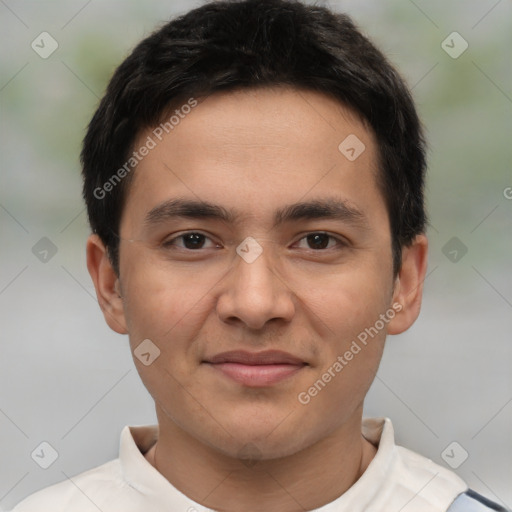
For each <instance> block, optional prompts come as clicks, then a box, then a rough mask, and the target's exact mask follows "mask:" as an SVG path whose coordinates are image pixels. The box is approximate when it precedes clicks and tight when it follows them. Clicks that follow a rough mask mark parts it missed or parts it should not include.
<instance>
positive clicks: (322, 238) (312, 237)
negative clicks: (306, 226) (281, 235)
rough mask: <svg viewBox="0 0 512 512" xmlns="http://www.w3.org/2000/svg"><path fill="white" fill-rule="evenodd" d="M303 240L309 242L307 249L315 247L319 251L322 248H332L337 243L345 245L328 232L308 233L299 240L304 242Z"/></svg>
mask: <svg viewBox="0 0 512 512" xmlns="http://www.w3.org/2000/svg"><path fill="white" fill-rule="evenodd" d="M303 240H305V241H306V243H307V247H306V248H307V249H313V250H315V251H319V250H322V249H331V248H332V247H334V246H336V245H339V246H342V245H343V242H342V241H341V240H339V239H337V238H336V237H334V236H332V235H329V234H327V233H310V234H309V235H306V236H305V237H303V238H302V239H301V240H299V243H300V242H302V241H303ZM331 242H334V243H331Z"/></svg>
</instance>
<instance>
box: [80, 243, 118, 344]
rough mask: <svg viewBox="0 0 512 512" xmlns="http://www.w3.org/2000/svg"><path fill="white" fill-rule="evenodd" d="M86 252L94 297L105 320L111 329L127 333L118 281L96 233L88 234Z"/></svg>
mask: <svg viewBox="0 0 512 512" xmlns="http://www.w3.org/2000/svg"><path fill="white" fill-rule="evenodd" d="M86 252H87V269H88V270H89V274H90V275H91V278H92V281H93V283H94V287H95V288H96V297H98V303H99V305H100V308H101V310H102V311H103V316H104V317H105V321H106V322H107V324H108V325H109V327H110V328H111V329H112V330H113V331H115V332H117V333H119V334H127V333H128V329H127V328H126V319H125V315H124V304H123V298H122V297H121V290H120V281H119V278H118V277H117V274H116V273H115V271H114V268H113V267H112V263H111V262H110V258H109V257H108V253H107V249H106V247H105V245H104V244H103V242H102V241H101V239H100V237H99V236H98V235H91V236H89V238H88V239H87V249H86Z"/></svg>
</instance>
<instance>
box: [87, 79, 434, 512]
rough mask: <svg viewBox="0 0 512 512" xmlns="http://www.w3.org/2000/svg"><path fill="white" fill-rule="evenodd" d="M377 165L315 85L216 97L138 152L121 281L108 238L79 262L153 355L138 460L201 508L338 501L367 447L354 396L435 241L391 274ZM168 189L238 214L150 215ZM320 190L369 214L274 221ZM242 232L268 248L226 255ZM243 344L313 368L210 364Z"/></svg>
mask: <svg viewBox="0 0 512 512" xmlns="http://www.w3.org/2000/svg"><path fill="white" fill-rule="evenodd" d="M349 134H355V135H356V136H357V137H358V138H359V139H360V140H361V141H362V142H363V143H364V144H365V146H366V149H365V151H364V152H363V153H362V154H361V155H360V156H359V157H358V158H357V159H355V160H354V161H349V160H348V159H347V158H346V157H345V156H344V155H343V154H342V153H341V152H340V151H339V150H338V145H339V144H340V142H341V141H343V140H344V139H345V138H346V137H347V136H348V135H349ZM148 135H151V130H147V131H145V132H143V133H141V135H140V139H139V142H140V143H141V144H142V143H143V142H144V140H146V138H147V136H148ZM136 147H138V144H136ZM376 162H377V153H376V143H375V140H374V137H373V134H372V132H371V131H370V130H369V129H368V128H367V127H366V126H365V125H364V124H363V123H362V122H361V121H360V120H359V119H358V117H357V116H356V115H354V114H353V113H352V112H351V111H350V110H349V109H347V108H346V107H344V106H342V105H340V104H339V103H338V102H336V101H334V100H333V99H331V98H329V97H327V96H325V95H322V94H320V93H316V92H310V91H299V90H295V89H290V88H267V89H257V90H246V91H238V92H230V93H217V94H214V95H212V96H209V97H208V98H207V99H206V100H205V101H202V102H201V103H200V104H199V105H198V106H197V107H196V108H195V109H194V110H193V111H192V112H191V113H190V114H189V115H187V116H186V118H185V119H183V120H182V121H181V122H180V124H179V125H178V126H177V127H176V128H175V129H174V130H173V131H172V132H171V133H169V134H168V135H167V136H166V137H165V138H164V140H163V141H162V142H159V143H158V145H157V146H156V147H155V148H154V149H152V150H151V151H150V152H149V154H148V155H147V156H146V157H145V158H144V159H143V160H142V161H141V162H140V163H139V165H138V167H137V169H136V171H135V174H134V177H133V178H134V179H133V182H132V183H131V184H130V188H129V193H128V196H127V199H126V203H125V206H124V210H123V215H122V220H121V228H120V235H121V244H120V275H119V276H117V275H116V274H115V272H114V271H113V269H112V266H111V264H110V261H109V259H108V257H107V255H106V251H105V248H104V246H103V244H102V242H101V240H100V239H99V238H98V237H97V236H96V235H91V237H90V238H89V240H88V242H87V262H88V268H89V272H90V274H91V276H92V279H93V281H94V284H95V287H96V291H97V296H98V300H99V303H100V306H101V308H102V310H103V312H104V315H105V319H106V321H107V323H108V324H109V326H110V327H111V328H112V329H113V330H114V331H116V332H119V333H122V334H126V333H127V334H129V339H130V346H131V349H132V351H133V350H135V348H136V347H137V346H138V345H139V344H140V343H141V342H142V340H144V339H150V340H151V341H152V342H153V343H154V344H155V345H156V346H157V347H158V348H159V350H160V356H159V357H158V358H157V359H155V361H154V362H153V363H152V364H150V365H149V366H145V365H143V364H142V363H141V362H140V361H139V360H138V358H137V357H134V362H135V365H136V367H137V369H138V371H139V374H140V376H141V378H142V381H143V383H144V385H145V386H146V387H147V389H148V391H149V392H150V394H151V395H152V397H153V398H154V400H155V406H156V412H157V417H158V423H159V429H160V430H159V438H158V441H157V443H156V445H154V446H153V448H152V449H151V450H150V451H149V452H148V453H147V454H146V458H147V459H148V461H149V462H150V463H152V464H153V465H154V466H155V467H156V468H157V469H158V471H160V472H161V473H162V475H164V476H165V477H166V478H167V479H168V480H169V481H170V482H171V483H172V484H173V485H174V486H175V487H177V488H178V489H179V490H180V491H181V492H183V493H184V494H186V495H188V496H189V497H190V498H192V499H193V500H195V501H197V502H199V503H201V504H202V505H204V506H206V507H210V508H213V509H215V510H222V511H235V510H236V511H240V510H242V511H249V510H250V511H251V512H252V511H266V512H273V511H280V512H288V511H289V512H292V511H293V512H295V511H301V510H310V509H313V508H317V507H320V506H322V505H325V504H326V503H329V502H331V501H333V500H334V499H336V498H337V497H339V496H340V495H342V494H343V493H344V492H345V491H346V490H347V489H348V488H349V487H351V486H352V485H353V484H354V482H355V481H356V480H357V479H358V478H359V477H360V476H361V474H362V473H363V472H364V470H365V469H366V468H367V467H368V464H369V463H370V462H371V460H372V458H373V457H374V455H375V453H376V448H375V447H374V446H373V445H371V444H370V443H369V442H368V441H367V440H365V439H364V438H363V437H362V435H361V419H362V410H363V400H364V398H365V395H366V393H367V391H368V389H369V387H370V384H371V382H372V380H373V378H374V376H375V373H376V371H377V369H378V366H379V362H380V360H381V356H382V351H383V348H384V342H385V337H386V334H398V333H401V332H403V331H405V330H406V329H407V328H409V327H410V326H411V325H412V323H413V322H414V321H415V319H416V318H417V316H418V313H419V309H420V304H421V295H422V283H423V279H424V277H425V271H426V265H427V240H426V238H425V236H424V235H419V236H417V237H416V239H415V240H414V241H413V243H412V244H411V245H410V246H409V247H406V248H404V249H403V264H402V267H401V270H400V272H399V275H398V276H396V277H394V276H393V273H392V254H391V234H390V229H389V218H388V214H387V210H386V206H385V203H384V199H383V196H382V194H381V192H380V190H379V189H378V187H377V184H376V179H375V178H376V173H377V172H378V170H377V168H376ZM175 198H186V199H192V200H203V201H208V202H211V203H215V204H218V205H220V206H222V207H224V208H226V209H228V210H230V209H233V210H235V211H236V212H237V213H239V216H238V217H237V218H236V219H235V221H234V222H232V223H226V222H223V221H221V220H217V219H201V218H199V219H188V218H168V219H167V218H166V219H161V221H160V222H158V223H154V224H152V225H148V224H147V223H145V221H144V219H145V217H146V216H147V214H148V212H150V211H151V210H152V209H153V208H155V207H156V206H158V205H159V204H161V203H162V202H165V201H167V200H169V199H175ZM329 198H335V199H338V200H342V201H344V202H345V204H347V205H349V206H350V207H351V208H353V209H357V210H358V211H359V212H360V213H361V214H362V215H361V216H360V217H359V218H358V220H357V221H350V220H347V219H345V220H343V219H342V220H339V219H324V218H318V219H299V220H295V221H290V222H285V223H283V224H281V225H277V226H274V212H275V211H276V210H277V209H279V208H282V207H283V206H285V205H288V204H293V203H296V202H298V201H310V200H320V201H321V200H325V199H329ZM190 231H192V232H198V233H201V234H203V235H205V236H206V238H204V239H202V238H200V241H201V243H203V242H204V244H203V246H202V247H200V248H199V249H194V248H190V247H191V246H190V244H188V245H187V241H189V239H183V238H176V237H178V236H179V235H183V234H184V233H185V232H190ZM317 232H321V233H326V234H328V235H331V236H332V237H334V238H327V240H329V242H328V245H327V247H326V248H318V246H317V245H315V244H314V243H311V242H309V241H308V238H305V237H306V235H308V234H311V233H317ZM246 237H253V238H254V239H256V240H257V242H258V243H259V245H260V246H261V248H262V249H263V252H262V254H261V255H260V256H259V257H258V258H257V259H256V260H255V261H254V262H252V263H247V262H246V261H244V260H243V259H242V258H241V257H240V256H238V254H237V253H236V248H237V246H238V245H239V244H240V243H241V242H242V241H243V240H244V239H245V238H246ZM171 239H174V241H173V242H171V245H166V246H164V245H163V244H164V243H165V242H169V241H170V240H171ZM322 240H324V241H325V240H326V238H322ZM172 244H174V245H172ZM187 247H189V248H187ZM322 247H323V246H322ZM394 303H400V304H401V306H402V309H401V311H400V312H399V313H397V314H396V315H395V316H394V318H393V319H392V320H390V321H389V322H388V323H386V324H385V328H384V329H382V330H381V331H380V332H379V334H378V335H377V336H375V337H374V338H373V339H371V341H370V342H369V343H368V344H367V345H366V346H365V347H364V348H363V349H362V350H361V352H359V353H358V354H357V355H356V356H354V358H353V359H352V360H351V361H350V362H348V364H347V365H346V366H345V367H344V368H343V370H342V371H341V372H339V373H337V374H336V377H334V378H332V379H331V381H330V382H329V383H328V384H327V385H326V386H325V387H324V388H323V389H322V390H321V392H319V393H318V394H317V395H316V396H315V397H313V398H312V399H311V401H310V402H309V403H308V404H307V405H303V404H301V403H300V402H299V400H298V398H297V397H298V394H299V393H301V392H304V391H307V390H308V388H310V387H311V386H312V385H313V384H314V382H315V381H317V380H318V379H319V378H320V377H321V376H322V374H323V373H324V372H325V371H326V370H327V369H328V368H329V367H331V366H332V365H333V363H334V362H335V361H336V360H337V357H338V356H339V355H343V354H344V353H345V352H346V351H347V350H348V349H349V347H350V345H351V343H352V341H353V340H355V339H356V338H357V335H358V334H359V333H360V332H362V331H364V329H365V328H368V327H370V326H373V325H374V324H375V322H376V321H377V320H378V319H379V315H381V314H384V313H385V312H386V311H387V310H389V309H390V308H391V306H392V304H394ZM235 349H242V350H247V351H249V352H258V351H262V350H269V349H278V350H283V351H286V352H289V353H291V354H293V355H295V356H296V357H299V358H300V359H301V361H304V362H305V363H307V365H306V366H304V367H303V368H302V369H301V370H300V371H298V372H297V373H296V374H294V375H293V376H291V377H289V378H287V379H285V380H283V381H281V382H278V383H277V384H274V385H271V386H267V387H263V388H261V387H260V388H254V387H249V386H244V385H241V384H239V383H237V382H235V381H233V380H231V379H229V378H227V377H226V376H224V375H223V374H221V373H220V372H219V371H217V370H214V369H212V367H211V366H210V365H207V364H204V363H203V361H204V360H205V359H207V358H208V357H211V356H213V355H215V354H218V353H221V352H224V351H227V350H235Z"/></svg>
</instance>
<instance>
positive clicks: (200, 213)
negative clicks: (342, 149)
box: [144, 198, 368, 228]
mask: <svg viewBox="0 0 512 512" xmlns="http://www.w3.org/2000/svg"><path fill="white" fill-rule="evenodd" d="M176 217H183V218H188V219H212V220H219V221H222V222H225V223H228V224H234V223H236V222H237V221H239V220H240V218H241V217H242V213H241V212H236V211H235V210H233V209H230V210H228V209H226V208H224V207H222V206H220V205H216V204H212V203H209V202H207V201H200V200H190V199H169V200H167V201H164V202H163V203H161V204H159V205H157V206H155V207H154V208H152V209H151V210H150V211H149V212H148V213H147V215H146V217H145V221H144V222H145V224H146V225H147V226H151V225H154V224H159V223H161V222H165V221H167V220H169V219H172V218H176ZM313 219H332V220H338V221H343V222H347V223H349V224H354V225H359V226H361V227H367V226H368V219H367V217H366V216H365V215H364V214H363V212H362V211H361V210H359V209H357V208H356V207H355V206H353V205H350V204H348V203H347V202H346V201H343V200H340V199H335V198H326V199H317V200H313V201H307V202H298V203H294V204H290V205H286V206H284V207H282V208H279V209H278V210H276V211H275V213H274V225H273V227H274V228H275V227H277V226H279V225H281V224H284V223H287V222H297V221H299V220H313Z"/></svg>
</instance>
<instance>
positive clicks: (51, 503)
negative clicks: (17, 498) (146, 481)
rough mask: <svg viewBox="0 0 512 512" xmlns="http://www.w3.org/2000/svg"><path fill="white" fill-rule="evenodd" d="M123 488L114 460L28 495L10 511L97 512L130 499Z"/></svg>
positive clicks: (116, 460)
mask: <svg viewBox="0 0 512 512" xmlns="http://www.w3.org/2000/svg"><path fill="white" fill-rule="evenodd" d="M126 487H127V486H126V483H125V482H124V481H123V478H122V475H121V468H120V464H119V459H115V460H112V461H110V462H107V463H105V464H103V465H101V466H98V467H96V468H93V469H90V470H88V471H85V472H84V473H80V474H79V475H76V476H72V477H69V478H67V479H66V480H64V481H62V482H59V483H57V484H54V485H51V486H50V487H46V488H45V489H41V490H40V491H37V492H35V493H34V494H31V495H30V496H29V497H28V498H25V499H24V500H23V501H22V502H21V503H19V504H18V505H17V506H16V507H14V509H13V510H12V511H11V512H98V509H99V510H101V507H102V505H103V504H104V503H112V500H117V499H118V498H119V499H120V501H119V502H120V503H124V500H126V499H127V498H128V499H132V498H130V497H129V496H127V488H126ZM128 489H129V491H131V492H132V493H134V494H136V491H135V490H134V489H130V488H128ZM121 499H122V500H123V501H122V502H121Z"/></svg>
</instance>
